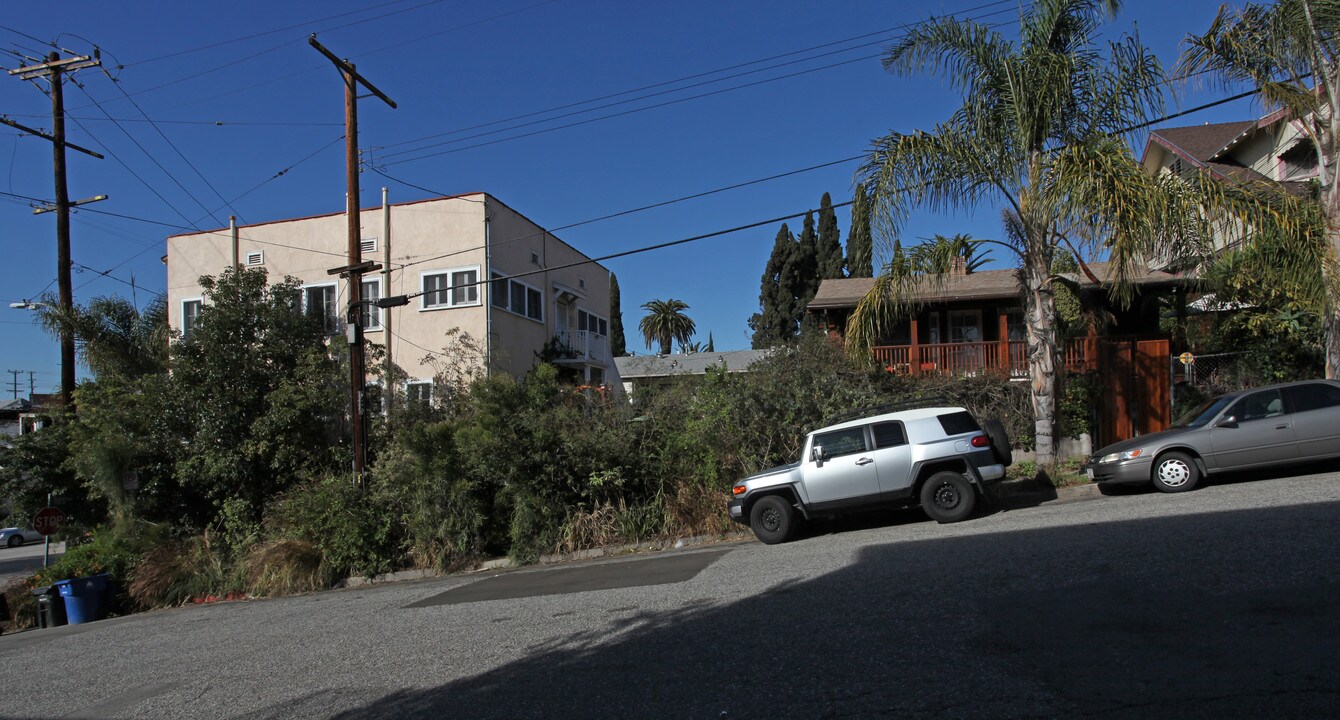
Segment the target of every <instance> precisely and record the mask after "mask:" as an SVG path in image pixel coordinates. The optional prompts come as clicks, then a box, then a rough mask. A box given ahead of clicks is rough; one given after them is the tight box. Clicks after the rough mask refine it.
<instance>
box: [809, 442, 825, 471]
mask: <svg viewBox="0 0 1340 720" xmlns="http://www.w3.org/2000/svg"><path fill="white" fill-rule="evenodd" d="M810 459H811V460H813V461H814V464H815V465H816V466H818V467H823V466H824V446H823V445H815V446H814V447H813V448H810Z"/></svg>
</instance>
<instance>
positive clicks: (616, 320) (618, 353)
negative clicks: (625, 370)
mask: <svg viewBox="0 0 1340 720" xmlns="http://www.w3.org/2000/svg"><path fill="white" fill-rule="evenodd" d="M610 354H612V355H613V356H614V357H623V356H624V355H627V354H628V348H627V347H625V346H624V338H623V310H622V309H621V308H620V307H619V278H618V276H617V275H615V274H614V273H610Z"/></svg>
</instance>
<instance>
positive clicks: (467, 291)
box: [423, 267, 479, 309]
mask: <svg viewBox="0 0 1340 720" xmlns="http://www.w3.org/2000/svg"><path fill="white" fill-rule="evenodd" d="M478 304H479V268H477V267H475V268H456V269H452V270H442V271H438V272H432V273H424V275H423V307H424V308H425V309H427V308H451V307H463V306H468V305H478Z"/></svg>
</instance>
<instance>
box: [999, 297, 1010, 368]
mask: <svg viewBox="0 0 1340 720" xmlns="http://www.w3.org/2000/svg"><path fill="white" fill-rule="evenodd" d="M996 318H997V320H998V321H999V322H998V323H997V324H998V325H999V326H1000V330H999V332H1000V335H998V336H997V337H998V340H997V345H996V347H997V351H998V352H999V353H1000V357H999V358H997V365H999V367H1000V369H1002V370H1004V371H1005V374H1006V375H1009V374H1010V318H1009V315H1007V314H1005V313H1003V312H1001V311H1000V309H999V308H997V309H996Z"/></svg>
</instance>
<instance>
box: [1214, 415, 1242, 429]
mask: <svg viewBox="0 0 1340 720" xmlns="http://www.w3.org/2000/svg"><path fill="white" fill-rule="evenodd" d="M1214 426H1215V427H1221V428H1235V427H1237V426H1238V419H1237V418H1236V417H1234V416H1232V415H1229V416H1227V417H1225V418H1224V419H1223V420H1220V421H1219V422H1217V423H1215V424H1214Z"/></svg>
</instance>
